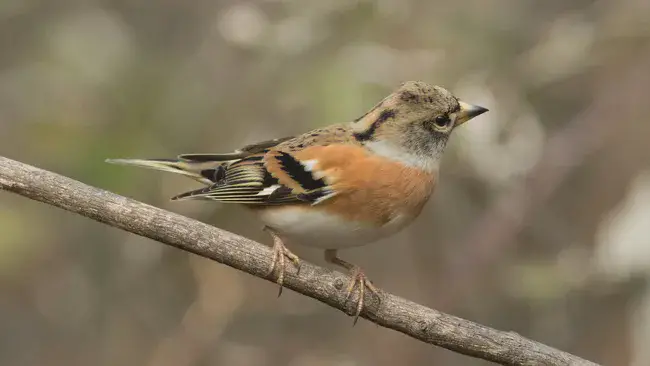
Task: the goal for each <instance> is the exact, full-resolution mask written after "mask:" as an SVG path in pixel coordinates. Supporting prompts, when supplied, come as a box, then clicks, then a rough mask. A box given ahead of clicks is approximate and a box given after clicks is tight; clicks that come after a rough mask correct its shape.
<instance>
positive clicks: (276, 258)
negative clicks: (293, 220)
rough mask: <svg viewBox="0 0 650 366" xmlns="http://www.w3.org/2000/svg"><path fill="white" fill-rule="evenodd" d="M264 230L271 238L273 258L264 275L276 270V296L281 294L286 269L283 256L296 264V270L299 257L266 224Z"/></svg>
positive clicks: (298, 269)
mask: <svg viewBox="0 0 650 366" xmlns="http://www.w3.org/2000/svg"><path fill="white" fill-rule="evenodd" d="M264 231H266V232H268V233H269V234H270V235H271V237H272V238H273V258H272V259H271V268H269V271H268V273H267V274H266V276H267V277H268V276H270V275H271V274H273V273H274V272H276V271H277V272H278V277H277V279H276V280H275V282H276V283H277V284H278V285H280V290H279V291H278V297H279V296H280V295H282V285H283V283H284V271H285V269H286V261H285V257H287V258H289V260H291V262H293V264H294V265H295V266H296V270H297V271H298V272H300V258H298V256H297V255H295V254H293V253H292V252H291V251H290V250H289V249H287V247H286V246H284V243H283V242H282V238H280V236H279V235H278V233H276V232H275V231H274V230H273V229H271V228H270V227H268V226H265V227H264Z"/></svg>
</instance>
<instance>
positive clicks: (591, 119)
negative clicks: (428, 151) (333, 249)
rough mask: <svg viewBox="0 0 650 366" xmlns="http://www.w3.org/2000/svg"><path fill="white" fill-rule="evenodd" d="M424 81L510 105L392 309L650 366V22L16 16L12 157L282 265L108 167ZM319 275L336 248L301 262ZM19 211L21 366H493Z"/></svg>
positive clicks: (170, 254)
mask: <svg viewBox="0 0 650 366" xmlns="http://www.w3.org/2000/svg"><path fill="white" fill-rule="evenodd" d="M406 80H422V81H426V82H429V83H435V84H439V85H443V86H445V87H446V88H448V89H450V90H452V91H453V92H454V93H455V94H456V95H457V96H459V97H460V98H462V99H464V100H466V101H468V102H470V103H475V104H479V105H483V106H485V107H488V108H489V109H490V112H489V113H487V114H485V115H482V116H481V117H479V118H477V119H476V120H474V121H472V122H470V123H468V124H467V125H465V126H463V128H462V129H459V130H458V131H457V132H456V133H455V134H454V136H452V139H451V142H450V145H449V147H448V150H447V152H446V155H445V158H444V162H443V166H442V178H441V181H440V185H439V189H438V190H437V192H436V194H435V197H434V198H433V200H432V201H433V202H430V203H429V204H428V205H427V206H426V207H425V209H424V212H423V214H422V215H421V217H420V218H419V219H418V220H417V221H416V222H415V223H414V224H413V225H412V226H411V227H409V228H408V229H407V230H405V231H404V232H402V233H400V234H398V235H397V236H395V237H392V238H389V239H386V240H383V241H381V242H379V243H377V244H375V245H370V246H367V247H363V248H358V249H353V250H349V251H343V252H341V256H342V257H343V258H345V259H347V260H350V261H351V262H353V263H356V264H359V265H360V266H362V267H363V268H364V269H365V270H366V272H367V274H368V275H369V277H370V278H371V279H372V280H373V281H374V283H375V284H377V285H378V286H379V287H381V288H383V289H385V290H387V291H389V292H392V293H395V294H398V295H400V296H404V297H406V298H408V299H410V300H413V301H416V302H419V303H422V304H424V305H426V306H430V307H434V308H437V309H439V310H442V311H445V312H450V313H452V314H455V315H458V316H462V317H465V318H468V319H471V320H473V321H476V322H479V323H483V324H486V325H489V326H492V327H496V328H499V329H503V330H513V331H516V332H518V333H521V334H523V335H524V336H526V337H530V338H533V339H535V340H538V341H540V342H544V343H547V344H549V345H552V346H554V347H558V348H561V349H563V350H566V351H570V352H573V353H576V354H578V355H580V356H583V357H586V358H589V359H591V360H593V361H597V362H601V363H604V364H607V365H617V366H619V365H633V366H645V365H649V364H650V347H648V344H650V285H649V283H648V279H649V278H650V238H649V235H650V170H648V169H649V168H650V119H649V116H650V2H649V1H647V0H616V1H615V0H611V1H605V0H601V1H593V0H576V1H566V0H536V1H532V0H529V1H523V0H492V1H482V0H469V1H455V2H451V1H442V0H437V1H433V0H432V1H428V0H420V1H402V0H381V1H363V0H357V1H348V0H329V1H325V0H320V1H305V0H264V1H262V0H255V1H254V0H249V1H244V0H209V1H208V0H196V1H180V0H157V1H145V0H1V1H0V155H3V156H6V157H9V158H12V159H16V160H20V161H23V162H26V163H29V164H32V165H36V166H38V167H41V168H45V169H49V170H52V171H55V172H57V173H60V174H64V175H67V176H70V177H73V178H75V179H78V180H80V181H83V182H85V183H88V184H91V185H94V186H97V187H101V188H104V189H108V190H111V191H114V192H117V193H119V194H123V195H126V196H129V197H133V198H136V199H138V200H141V201H143V202H147V203H150V204H153V205H156V206H159V207H162V208H165V209H168V210H171V211H174V212H178V213H181V214H184V215H187V216H190V217H194V218H197V219H199V220H202V221H205V222H209V223H212V224H214V225H216V226H218V227H221V228H224V229H227V230H230V231H233V232H235V233H238V234H242V235H245V236H247V237H250V238H252V239H255V240H259V241H263V242H265V243H269V239H268V238H267V237H266V236H265V235H264V234H263V233H262V232H261V231H260V228H261V223H259V222H257V221H253V220H254V217H253V216H252V215H250V214H249V213H248V212H246V211H245V210H244V209H242V208H240V207H237V206H227V205H224V204H219V203H210V202H170V201H169V200H168V198H169V197H170V196H173V195H175V194H177V193H179V192H182V191H184V190H188V189H192V188H195V187H196V184H195V183H194V182H192V181H190V180H187V179H184V178H182V177H176V176H170V175H165V174H162V173H157V172H153V171H145V170H139V169H135V168H127V167H118V166H111V165H108V164H104V163H103V161H104V159H105V158H120V157H170V156H175V155H176V154H180V153H188V152H224V151H230V150H232V149H235V148H237V147H239V146H240V145H242V144H246V143H252V142H255V141H257V140H263V139H269V138H274V137H282V136H286V135H293V134H297V133H300V132H303V131H306V130H308V129H311V128H315V127H317V126H322V125H326V124H329V123H335V122H342V121H347V120H352V119H354V118H356V117H358V116H359V115H361V114H362V113H363V112H365V111H366V110H367V109H369V108H370V107H372V106H373V105H374V104H375V103H376V102H377V101H378V100H380V99H381V98H383V97H384V96H385V95H387V94H388V93H390V92H391V91H392V90H393V89H394V88H396V87H397V86H399V84H400V83H401V82H403V81H406ZM293 249H294V251H295V252H296V253H297V254H298V255H300V256H302V257H303V258H305V259H306V260H308V261H312V262H315V263H318V264H324V261H323V260H322V253H321V252H320V251H317V250H312V249H305V248H293ZM276 293H277V287H276V286H275V285H273V284H271V283H269V282H266V281H263V280H260V279H257V278H253V277H251V276H249V275H246V274H243V273H240V272H238V271H236V270H233V269H230V268H228V267H226V266H223V265H220V264H218V263H215V262H211V261H208V260H205V259H202V258H198V257H196V256H193V255H190V254H187V253H184V252H182V251H180V250H176V249H173V248H170V247H167V246H164V245H161V244H159V243H156V242H153V241H151V240H148V239H143V238H140V237H137V236H135V235H131V234H127V233H125V232H122V231H120V230H117V229H113V228H110V227H107V226H104V225H101V224H99V223H96V222H93V221H91V220H88V219H85V218H83V217H80V216H76V215H73V214H70V213H67V212H63V211H61V210H58V209H54V208H52V207H48V206H46V205H43V204H39V203H36V202H32V201H29V200H27V199H25V198H22V197H18V196H15V195H12V194H9V193H6V192H0V365H3V366H4V365H7V366H9V365H12V366H13V365H62V366H63V365H66V366H67V365H170V366H171V365H174V366H184V365H188V366H189V365H197V366H199V365H201V366H202V365H234V366H237V365H292V366H294V365H315V366H319V365H339V366H357V365H360V366H365V365H380V366H381V365H397V364H404V365H486V364H487V363H486V362H483V361H480V360H474V359H470V358H468V357H465V356H461V355H457V354H454V353H452V352H449V351H446V350H443V349H439V348H435V347H432V346H429V345H425V344H422V343H420V342H418V341H415V340H413V339H410V338H408V337H406V336H404V335H401V334H398V333H396V332H393V331H389V330H386V329H382V328H379V327H377V326H375V325H373V324H372V323H369V322H367V321H361V322H360V323H359V324H358V325H357V326H356V327H354V328H352V326H351V325H352V320H351V319H350V318H349V317H347V316H345V315H344V314H343V313H340V312H338V311H335V310H333V309H331V308H328V307H327V306H325V305H323V304H320V303H318V302H316V301H314V300H311V299H308V298H305V297H302V296H299V295H296V294H295V293H293V292H291V291H285V293H284V295H283V296H282V297H280V298H279V299H278V298H276Z"/></svg>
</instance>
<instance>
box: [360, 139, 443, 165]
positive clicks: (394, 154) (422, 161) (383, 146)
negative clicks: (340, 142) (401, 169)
mask: <svg viewBox="0 0 650 366" xmlns="http://www.w3.org/2000/svg"><path fill="white" fill-rule="evenodd" d="M365 146H366V147H367V148H368V149H369V150H371V151H372V152H373V153H375V154H377V155H379V156H383V157H385V158H388V159H390V160H393V161H397V162H400V163H402V164H404V165H407V166H410V167H413V168H418V169H421V170H424V171H425V172H429V173H435V172H437V171H438V168H439V167H440V156H439V155H438V154H435V155H432V156H422V155H418V154H413V153H411V152H408V151H406V150H405V149H404V148H400V147H399V146H395V144H393V143H391V142H389V141H385V140H384V141H368V142H367V143H366V144H365Z"/></svg>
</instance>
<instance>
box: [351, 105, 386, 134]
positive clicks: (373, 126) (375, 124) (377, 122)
mask: <svg viewBox="0 0 650 366" xmlns="http://www.w3.org/2000/svg"><path fill="white" fill-rule="evenodd" d="M389 118H395V110H394V109H384V110H383V111H381V114H379V117H377V119H376V120H375V121H374V122H373V123H372V124H371V125H370V127H369V128H368V129H367V130H365V131H363V132H358V133H355V134H354V138H355V139H357V141H368V140H371V139H372V138H373V135H374V134H375V130H377V128H378V127H379V126H380V125H381V124H382V123H384V122H386V121H387V120H388V119H389Z"/></svg>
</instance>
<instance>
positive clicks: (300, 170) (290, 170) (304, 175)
mask: <svg viewBox="0 0 650 366" xmlns="http://www.w3.org/2000/svg"><path fill="white" fill-rule="evenodd" d="M276 159H278V161H279V162H280V164H281V165H282V170H284V171H285V172H286V173H287V174H289V176H290V177H291V178H293V179H294V180H295V181H296V182H298V184H300V186H301V187H302V188H304V189H306V190H308V191H310V190H312V189H318V188H323V187H325V186H326V184H325V181H323V179H314V176H313V175H311V173H310V172H308V171H307V170H305V166H304V165H302V163H300V162H299V161H298V160H296V159H295V158H294V157H293V156H291V155H290V154H287V153H285V152H283V151H280V154H279V155H277V156H276Z"/></svg>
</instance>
